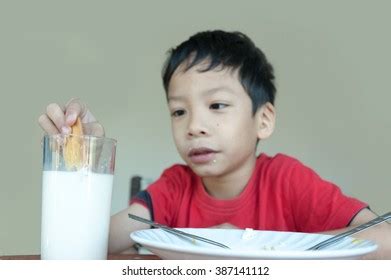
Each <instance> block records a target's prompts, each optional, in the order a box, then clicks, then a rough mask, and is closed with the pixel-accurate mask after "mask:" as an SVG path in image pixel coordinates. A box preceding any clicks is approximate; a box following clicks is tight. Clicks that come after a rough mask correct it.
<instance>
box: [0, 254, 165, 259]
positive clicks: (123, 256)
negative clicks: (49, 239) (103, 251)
mask: <svg viewBox="0 0 391 280" xmlns="http://www.w3.org/2000/svg"><path fill="white" fill-rule="evenodd" d="M40 259H41V256H40V255H9V256H0V260H40ZM107 259H108V260H160V258H159V257H158V256H156V255H139V254H109V255H108V257H107Z"/></svg>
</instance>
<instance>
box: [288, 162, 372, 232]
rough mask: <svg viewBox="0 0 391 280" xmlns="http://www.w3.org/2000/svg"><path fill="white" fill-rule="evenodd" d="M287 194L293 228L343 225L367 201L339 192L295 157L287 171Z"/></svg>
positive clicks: (304, 229) (318, 229)
mask: <svg viewBox="0 0 391 280" xmlns="http://www.w3.org/2000/svg"><path fill="white" fill-rule="evenodd" d="M289 178H290V181H289V184H290V187H289V191H290V196H291V200H292V209H293V215H294V220H295V223H296V228H297V229H298V230H299V231H301V232H321V231H327V230H333V229H338V228H343V227H347V226H348V225H349V223H350V222H351V220H352V219H353V218H354V216H355V215H356V214H357V213H358V212H359V211H361V210H362V209H363V208H365V207H368V205H367V204H366V203H364V202H362V201H360V200H358V199H355V198H352V197H349V196H347V195H345V194H343V193H342V191H341V190H340V188H339V187H338V186H336V185H335V184H333V183H331V182H328V181H326V180H323V179H322V178H320V176H319V175H318V174H316V172H314V171H313V170H312V169H310V168H308V167H306V166H304V165H303V164H302V163H300V162H298V161H296V162H295V164H294V165H293V167H292V168H291V172H290V177H289Z"/></svg>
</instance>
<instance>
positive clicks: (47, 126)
mask: <svg viewBox="0 0 391 280" xmlns="http://www.w3.org/2000/svg"><path fill="white" fill-rule="evenodd" d="M38 123H39V125H40V126H41V127H42V129H43V130H44V131H45V132H46V133H47V134H49V135H53V134H59V133H60V131H59V130H58V129H57V127H56V126H55V125H54V123H53V122H52V121H51V120H50V119H49V117H48V116H47V115H46V114H43V115H41V116H40V117H39V118H38Z"/></svg>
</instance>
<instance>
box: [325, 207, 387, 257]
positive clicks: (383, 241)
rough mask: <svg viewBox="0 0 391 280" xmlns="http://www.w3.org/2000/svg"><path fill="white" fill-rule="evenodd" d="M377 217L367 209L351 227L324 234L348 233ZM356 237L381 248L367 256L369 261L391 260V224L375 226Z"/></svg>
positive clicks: (356, 217)
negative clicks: (369, 241)
mask: <svg viewBox="0 0 391 280" xmlns="http://www.w3.org/2000/svg"><path fill="white" fill-rule="evenodd" d="M376 217H377V215H376V214H374V213H373V212H372V211H370V210H368V209H367V208H365V209H363V210H361V211H360V212H359V213H358V214H357V215H356V216H355V217H354V218H353V220H352V222H351V223H350V225H349V227H347V228H343V229H338V230H333V231H327V232H322V233H324V234H338V233H341V232H344V231H347V230H349V229H351V228H353V227H356V226H359V225H361V224H364V223H366V222H368V221H370V220H372V219H374V218H376ZM353 236H354V237H357V238H361V239H369V240H372V241H374V242H375V243H377V244H378V246H379V248H378V249H377V250H376V251H375V252H374V253H371V254H368V255H366V256H365V258H367V259H387V260H389V259H391V224H389V223H382V224H379V225H377V226H374V227H372V228H369V229H367V230H364V231H362V232H359V233H357V234H355V235H353Z"/></svg>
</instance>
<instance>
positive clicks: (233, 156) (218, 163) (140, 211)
mask: <svg viewBox="0 0 391 280" xmlns="http://www.w3.org/2000/svg"><path fill="white" fill-rule="evenodd" d="M163 84H164V88H165V91H166V97H167V103H168V108H169V111H170V114H171V125H172V133H173V136H174V140H175V144H176V147H177V150H178V152H179V154H180V155H181V157H182V158H183V160H184V161H185V162H186V164H187V165H174V166H172V167H170V168H168V169H167V170H165V171H164V173H163V174H162V176H161V177H160V178H159V179H158V180H157V181H156V182H155V183H153V184H152V185H151V186H149V187H148V189H147V191H144V192H141V193H139V194H138V195H137V197H136V198H134V199H133V200H132V201H131V204H130V206H129V208H127V209H125V210H124V211H121V212H120V213H118V214H116V215H114V216H113V217H112V219H111V226H110V241H109V251H110V252H121V251H123V250H126V249H128V248H130V247H131V246H132V241H131V240H130V239H129V233H130V232H132V231H134V230H138V229H143V228H147V226H145V225H143V224H140V223H138V222H135V221H132V220H130V219H129V218H128V216H127V214H128V213H133V214H135V215H139V216H142V217H144V218H147V219H152V220H154V221H156V222H158V223H162V224H166V225H168V226H172V227H231V228H234V227H237V228H246V227H248V228H254V229H264V230H284V231H301V232H325V231H328V232H329V233H330V231H333V232H332V233H338V232H341V231H344V230H347V229H346V227H349V226H357V225H359V224H361V223H364V222H366V221H368V220H370V219H372V218H374V217H375V216H376V215H374V214H373V213H372V212H371V211H370V210H369V209H368V206H367V205H366V204H365V203H363V202H361V201H359V200H357V199H354V198H350V197H347V196H345V195H344V194H342V193H341V192H340V190H339V188H338V187H337V186H335V185H333V184H332V183H329V182H326V181H324V180H322V179H321V178H320V177H319V176H318V175H317V174H316V173H315V172H314V171H312V170H311V169H309V168H308V167H306V166H304V165H303V164H301V163H300V162H299V161H297V160H295V159H293V158H291V157H288V156H285V155H281V154H278V155H276V156H274V157H269V156H267V155H265V154H261V155H259V156H257V155H256V146H257V144H258V142H259V141H262V140H264V139H266V138H268V137H269V136H270V135H271V134H272V132H273V130H274V124H275V109H274V105H273V104H274V97H275V92H276V89H275V86H274V74H273V68H272V66H271V65H270V64H269V63H268V61H267V60H266V57H265V55H264V54H263V53H262V51H261V50H260V49H258V48H257V47H256V46H255V45H254V44H253V42H252V41H251V40H250V39H249V38H248V37H247V36H245V35H244V34H242V33H238V32H224V31H207V32H201V33H197V34H195V35H194V36H192V37H191V38H190V39H189V40H187V41H185V42H183V43H182V44H180V45H179V46H178V47H177V48H175V49H172V50H171V53H170V56H169V58H168V59H167V62H166V64H165V66H164V68H163ZM78 116H80V117H81V118H82V122H83V125H84V127H83V128H84V132H85V134H91V135H97V136H103V135H104V130H103V127H102V126H101V125H100V124H99V123H98V122H97V121H96V119H95V118H94V116H93V115H92V114H91V113H90V112H89V111H88V109H87V108H86V107H85V106H84V105H82V104H81V103H80V102H79V101H77V100H71V101H70V102H69V103H68V105H66V106H65V108H61V107H60V106H59V105H57V104H51V105H49V106H48V108H47V112H46V114H44V115H42V116H41V117H40V119H39V123H40V125H41V126H42V128H43V129H44V130H45V131H46V132H47V133H49V134H53V133H59V132H61V133H69V130H70V128H69V127H70V126H71V125H72V124H73V123H74V122H75V120H76V118H77V117H78ZM390 227H391V226H390V225H389V224H383V225H379V226H377V227H375V228H373V229H370V230H368V231H364V232H362V233H361V234H360V235H359V236H360V237H361V238H368V239H373V240H375V241H376V242H377V243H378V244H379V245H380V246H379V250H378V251H377V252H376V254H374V255H372V256H370V257H378V258H391V229H390Z"/></svg>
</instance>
